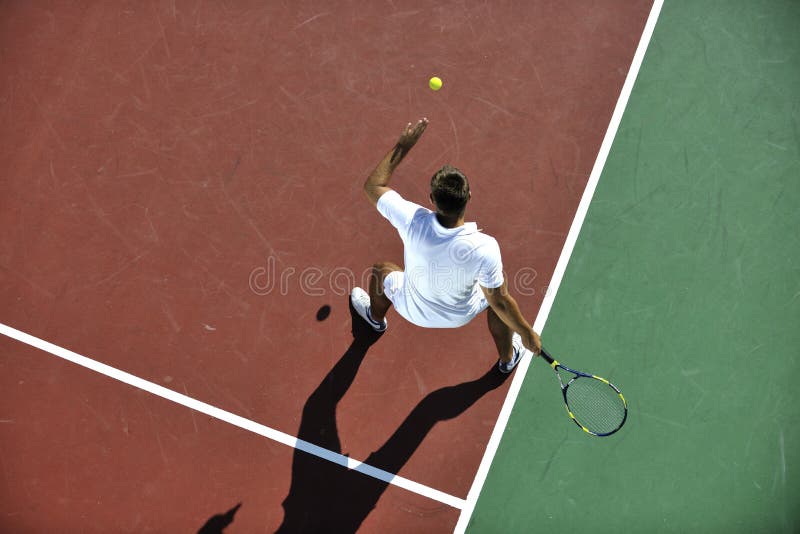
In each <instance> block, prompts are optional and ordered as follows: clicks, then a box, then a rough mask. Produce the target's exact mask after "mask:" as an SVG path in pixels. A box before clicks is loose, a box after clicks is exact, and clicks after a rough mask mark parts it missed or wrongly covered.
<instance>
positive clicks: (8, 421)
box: [0, 419, 14, 424]
mask: <svg viewBox="0 0 800 534" xmlns="http://www.w3.org/2000/svg"><path fill="white" fill-rule="evenodd" d="M13 422H14V420H13V419H0V423H4V424H9V423H13Z"/></svg>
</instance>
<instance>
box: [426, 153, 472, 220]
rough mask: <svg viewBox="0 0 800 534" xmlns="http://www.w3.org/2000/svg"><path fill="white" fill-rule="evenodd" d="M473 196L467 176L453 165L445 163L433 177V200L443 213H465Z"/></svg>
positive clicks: (450, 215) (452, 214)
mask: <svg viewBox="0 0 800 534" xmlns="http://www.w3.org/2000/svg"><path fill="white" fill-rule="evenodd" d="M471 197H472V195H471V193H470V192H469V181H467V177H466V176H464V173H462V172H461V171H460V170H458V169H456V168H455V167H453V166H451V165H445V166H444V167H442V168H441V169H439V170H438V171H436V174H434V175H433V177H432V178H431V201H433V204H434V205H435V206H436V211H438V212H439V213H441V214H442V215H447V216H449V217H460V216H462V215H464V210H466V208H467V202H469V199H470V198H471Z"/></svg>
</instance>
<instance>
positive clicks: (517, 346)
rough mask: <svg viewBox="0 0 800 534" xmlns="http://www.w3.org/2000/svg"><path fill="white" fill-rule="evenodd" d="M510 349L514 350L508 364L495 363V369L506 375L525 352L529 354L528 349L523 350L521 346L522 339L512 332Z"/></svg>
mask: <svg viewBox="0 0 800 534" xmlns="http://www.w3.org/2000/svg"><path fill="white" fill-rule="evenodd" d="M511 347H512V348H513V349H514V353H513V354H512V355H511V361H510V362H502V361H499V360H498V362H497V367H498V368H499V369H500V372H501V373H505V374H508V373H510V372H511V371H513V370H514V367H516V366H517V364H518V363H519V361H520V360H521V359H522V357H523V356H524V355H525V353H526V352H529V351H528V349H526V348H525V345H523V344H522V337H521V336H520V335H519V334H517V333H516V332H514V335H513V336H512V337H511Z"/></svg>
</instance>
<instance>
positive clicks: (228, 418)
mask: <svg viewBox="0 0 800 534" xmlns="http://www.w3.org/2000/svg"><path fill="white" fill-rule="evenodd" d="M0 334H3V335H6V336H8V337H10V338H13V339H16V340H17V341H20V342H22V343H25V344H26V345H30V346H31V347H35V348H37V349H41V350H43V351H45V352H49V353H50V354H52V355H54V356H58V357H59V358H63V359H65V360H68V361H70V362H72V363H76V364H78V365H80V366H83V367H86V368H87V369H91V370H92V371H96V372H98V373H100V374H104V375H106V376H108V377H110V378H113V379H115V380H119V381H120V382H124V383H125V384H128V385H130V386H133V387H135V388H139V389H142V390H144V391H147V392H148V393H152V394H153V395H158V396H159V397H162V398H165V399H167V400H170V401H172V402H175V403H177V404H180V405H183V406H186V407H187V408H191V409H192V410H196V411H198V412H200V413H204V414H206V415H208V416H211V417H214V418H216V419H219V420H221V421H225V422H226V423H230V424H231V425H233V426H238V427H239V428H243V429H244V430H249V431H250V432H253V433H255V434H258V435H260V436H264V437H265V438H269V439H271V440H273V441H277V442H278V443H283V444H284V445H288V446H289V447H292V448H294V449H300V450H301V451H303V452H307V453H308V454H313V455H314V456H317V457H319V458H322V459H324V460H328V461H329V462H333V463H335V464H338V465H341V466H343V467H347V468H348V469H352V470H353V471H358V472H359V473H362V474H364V475H367V476H370V477H373V478H377V479H378V480H382V481H383V482H386V483H388V484H391V485H394V486H397V487H400V488H403V489H406V490H408V491H411V492H413V493H417V494H419V495H422V496H424V497H427V498H429V499H433V500H435V501H439V502H441V503H444V504H447V505H448V506H452V507H453V508H458V509H461V508H463V507H464V505H465V504H466V501H464V499H459V498H458V497H454V496H452V495H449V494H447V493H444V492H441V491H439V490H435V489H433V488H430V487H428V486H425V485H423V484H419V483H417V482H414V481H413V480H408V479H407V478H403V477H401V476H397V475H395V474H392V473H389V472H387V471H384V470H382V469H378V468H377V467H372V466H371V465H367V464H365V463H363V462H360V461H358V460H354V459H353V458H349V457H347V456H343V455H341V454H338V453H335V452H333V451H329V450H328V449H324V448H322V447H319V446H317V445H314V444H313V443H309V442H307V441H303V440H302V439H298V438H296V437H294V436H290V435H289V434H284V433H283V432H280V431H278V430H275V429H273V428H270V427H268V426H264V425H262V424H259V423H256V422H254V421H250V420H249V419H245V418H244V417H240V416H238V415H236V414H233V413H230V412H226V411H225V410H221V409H220V408H216V407H214V406H211V405H210V404H206V403H205V402H201V401H199V400H197V399H193V398H191V397H188V396H186V395H181V394H180V393H177V392H175V391H172V390H171V389H167V388H165V387H163V386H159V385H158V384H154V383H153V382H148V381H147V380H144V379H142V378H139V377H137V376H134V375H132V374H130V373H126V372H125V371H120V370H119V369H116V368H114V367H111V366H109V365H106V364H104V363H100V362H98V361H96V360H92V359H90V358H87V357H86V356H81V355H80V354H77V353H75V352H72V351H71V350H67V349H65V348H62V347H59V346H58V345H53V344H52V343H48V342H47V341H44V340H42V339H39V338H37V337H34V336H32V335H30V334H26V333H25V332H21V331H19V330H17V329H15V328H11V327H10V326H6V325H4V324H3V323H0Z"/></svg>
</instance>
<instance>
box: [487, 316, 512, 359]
mask: <svg viewBox="0 0 800 534" xmlns="http://www.w3.org/2000/svg"><path fill="white" fill-rule="evenodd" d="M486 314H487V315H486V319H487V322H488V324H489V332H491V334H492V339H494V344H495V346H496V347H497V354H499V355H500V361H501V362H506V363H508V362H510V361H511V358H512V357H513V355H514V352H513V348H512V346H511V338H512V336H513V335H514V331H513V330H511V328H509V327H508V325H507V324H506V323H504V322H503V321H502V319H500V317H498V316H497V314H496V313H495V312H494V310H492V309H491V308H487V309H486Z"/></svg>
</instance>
